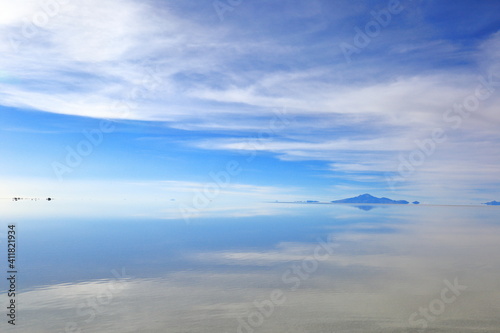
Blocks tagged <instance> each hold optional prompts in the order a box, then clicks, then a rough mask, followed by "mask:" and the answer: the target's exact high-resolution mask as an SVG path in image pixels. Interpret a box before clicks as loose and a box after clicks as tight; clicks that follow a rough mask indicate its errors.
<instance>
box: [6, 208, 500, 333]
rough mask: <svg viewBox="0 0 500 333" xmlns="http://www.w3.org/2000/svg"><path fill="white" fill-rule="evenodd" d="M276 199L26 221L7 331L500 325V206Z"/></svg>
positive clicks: (466, 328) (21, 224)
mask: <svg viewBox="0 0 500 333" xmlns="http://www.w3.org/2000/svg"><path fill="white" fill-rule="evenodd" d="M267 205H273V209H275V210H274V211H273V213H272V214H269V215H265V214H264V215H258V216H251V214H248V215H250V216H245V217H234V216H225V217H217V218H215V217H214V218H210V217H205V218H198V219H192V220H191V221H190V223H189V224H187V223H186V222H185V221H183V220H160V219H147V218H120V219H113V218H103V219H64V220H63V219H61V220H58V219H51V220H46V221H45V220H40V219H32V220H31V219H30V220H19V221H15V220H14V221H13V222H15V223H16V224H17V228H18V233H19V239H20V240H19V242H20V243H19V249H20V250H19V251H20V252H19V266H20V267H21V268H20V273H19V287H20V288H21V291H22V292H21V293H20V294H19V295H18V303H19V305H18V317H17V325H16V327H15V329H14V328H12V327H7V330H6V331H19V332H26V333H31V332H37V333H43V332H51V333H53V332H57V333H59V332H214V333H215V332H217V333H220V332H420V331H422V329H424V328H425V330H423V331H428V332H499V331H500V319H499V318H500V316H499V315H498V314H499V313H500V280H499V279H498V276H500V254H499V251H498V249H499V244H500V222H499V219H498V213H499V212H500V210H499V209H498V207H439V206H392V205H389V206H374V208H373V209H366V207H364V208H363V207H362V208H363V209H359V208H356V207H352V206H345V205H297V204H267ZM250 208H251V207H250ZM3 222H5V223H4V224H6V223H7V221H3ZM10 222H12V221H10ZM0 299H1V302H2V303H1V304H3V305H5V304H7V296H6V294H5V293H2V294H1V295H0ZM4 308H5V307H4ZM3 326H7V325H3Z"/></svg>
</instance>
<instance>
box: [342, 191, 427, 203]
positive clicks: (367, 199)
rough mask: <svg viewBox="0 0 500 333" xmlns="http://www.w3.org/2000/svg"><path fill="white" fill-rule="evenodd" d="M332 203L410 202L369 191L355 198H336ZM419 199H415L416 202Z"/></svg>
mask: <svg viewBox="0 0 500 333" xmlns="http://www.w3.org/2000/svg"><path fill="white" fill-rule="evenodd" d="M332 203H356V204H358V203H359V204H399V205H407V204H409V202H408V201H406V200H392V199H389V198H377V197H374V196H373V195H370V194H368V193H365V194H362V195H358V196H357V197H354V198H347V199H342V200H334V201H332ZM416 203H417V201H415V204H416Z"/></svg>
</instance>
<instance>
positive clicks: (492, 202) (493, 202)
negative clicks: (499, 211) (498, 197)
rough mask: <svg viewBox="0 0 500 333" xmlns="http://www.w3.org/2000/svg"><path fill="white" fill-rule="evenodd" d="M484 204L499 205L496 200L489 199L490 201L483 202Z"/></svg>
mask: <svg viewBox="0 0 500 333" xmlns="http://www.w3.org/2000/svg"><path fill="white" fill-rule="evenodd" d="M484 205H488V206H500V202H498V201H495V200H493V201H490V202H485V203H484Z"/></svg>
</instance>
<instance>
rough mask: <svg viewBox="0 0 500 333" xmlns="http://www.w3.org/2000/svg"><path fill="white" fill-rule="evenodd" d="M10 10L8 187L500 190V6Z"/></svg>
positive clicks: (455, 196) (407, 1) (294, 193)
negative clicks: (222, 177)
mask: <svg viewBox="0 0 500 333" xmlns="http://www.w3.org/2000/svg"><path fill="white" fill-rule="evenodd" d="M1 7H2V10H1V13H0V34H1V35H0V36H1V38H0V52H1V54H2V57H1V59H0V120H1V122H0V142H1V144H0V154H1V156H2V163H1V164H0V180H1V181H2V183H3V184H5V186H2V188H1V189H0V196H1V197H12V196H56V197H57V196H59V197H61V198H80V197H93V198H102V199H103V200H104V198H136V199H138V198H140V199H141V200H145V201H147V200H148V198H149V199H152V200H160V201H159V204H158V207H161V205H162V204H165V205H167V203H168V205H170V206H169V207H171V208H172V209H173V210H172V211H174V210H176V209H178V208H179V205H180V206H182V205H184V207H186V206H187V207H194V206H195V205H196V204H195V203H194V201H193V200H195V199H194V198H195V197H196V195H197V193H198V194H199V193H200V191H201V192H203V190H204V189H206V188H207V186H208V187H210V186H213V185H214V184H215V185H216V186H218V187H219V188H213V191H212V193H215V194H213V195H208V197H209V198H208V199H210V204H206V205H205V204H203V205H201V206H203V209H195V210H196V211H197V212H198V213H199V212H200V211H201V210H205V209H207V210H210V209H211V207H212V206H213V207H216V206H217V204H219V205H220V206H218V207H220V209H222V210H223V209H224V208H223V207H227V206H228V205H230V204H231V205H232V206H233V207H236V208H238V207H240V208H241V207H243V206H244V205H245V203H246V202H248V201H249V200H253V201H263V200H307V199H315V200H334V199H339V198H344V197H349V196H354V195H358V194H362V193H366V192H369V193H371V194H373V195H377V196H382V195H384V196H388V197H391V198H395V199H407V200H420V201H422V202H428V203H456V204H469V203H480V202H484V201H490V200H494V199H497V200H498V199H499V198H500V191H499V190H498V188H499V185H500V184H499V181H498V171H499V166H500V160H499V156H500V155H499V154H498V143H499V140H500V136H499V134H498V127H499V123H500V114H499V112H498V105H499V101H500V97H499V91H500V61H499V60H498V59H499V58H500V57H499V55H500V32H499V31H500V19H499V18H498V12H499V10H500V3H499V2H495V1H474V2H472V1H439V2H431V1H419V0H401V1H355V2H353V1H326V0H324V1H315V0H308V1H305V0H304V1H302V0H295V1H291V0H290V1H285V0H281V1H248V0H241V1H229V2H228V1H222V0H221V1H215V2H213V1H132V0H120V1H118V0H110V1H106V2H105V3H102V2H97V1H71V2H69V1H63V0H53V1H48V2H43V3H41V2H38V1H29V0H24V1H17V2H15V3H12V2H10V1H2V2H1ZM85 133H87V134H85ZM88 133H93V134H88ZM92 140H94V141H92ZM71 151H73V152H76V154H78V155H79V157H74V156H73V158H76V160H72V161H73V164H72V165H69V164H71V163H69V162H71V159H70V160H68V154H70V155H71V153H70V152H71ZM68 161H69V162H68ZM228 163H237V170H238V172H235V173H234V174H233V175H230V179H229V181H228V183H227V184H225V185H224V186H220V185H217V183H216V182H215V181H214V178H213V177H212V176H211V174H220V173H221V172H222V173H223V172H226V171H227V170H226V169H227V165H228ZM215 185H214V186H215ZM202 199H207V195H205V198H202ZM162 200H165V201H166V202H163V201H162ZM172 202H175V204H172ZM236 202H237V203H236ZM199 206H200V205H199ZM201 206H200V207H201ZM214 209H215V208H214ZM160 210H161V209H160ZM267 210H268V208H265V209H264V208H263V210H262V213H266V211H267ZM136 213H137V214H140V212H139V211H138V212H136ZM165 214H169V213H168V211H166V213H165Z"/></svg>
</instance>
